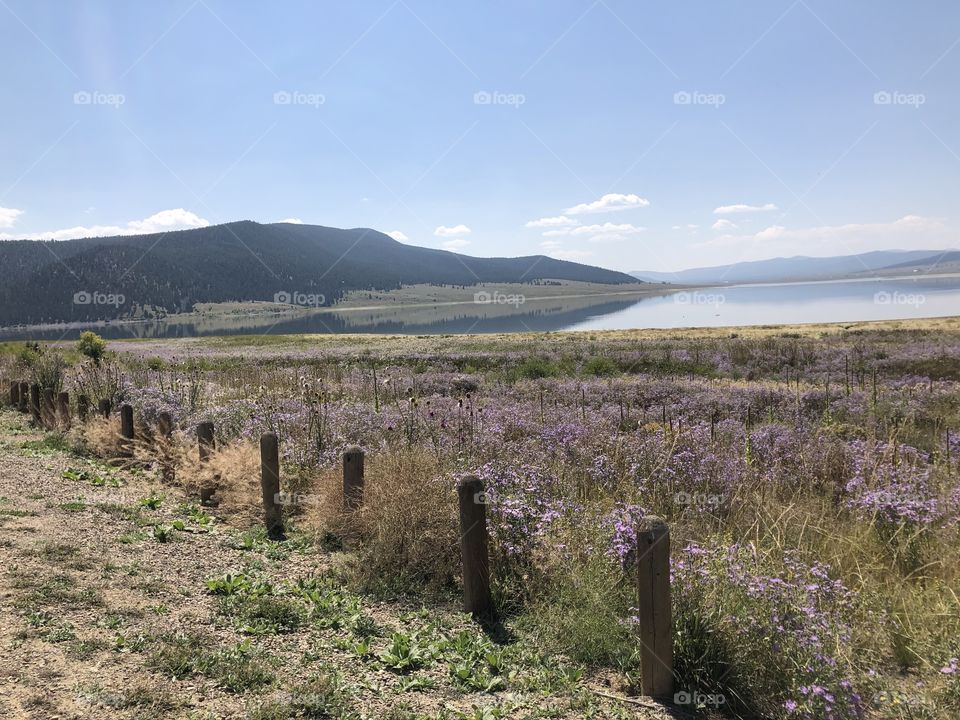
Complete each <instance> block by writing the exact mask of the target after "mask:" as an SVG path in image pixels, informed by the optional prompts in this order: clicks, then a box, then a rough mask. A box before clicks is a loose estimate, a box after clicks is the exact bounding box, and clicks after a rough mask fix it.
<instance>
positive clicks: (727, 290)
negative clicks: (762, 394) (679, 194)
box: [0, 275, 960, 340]
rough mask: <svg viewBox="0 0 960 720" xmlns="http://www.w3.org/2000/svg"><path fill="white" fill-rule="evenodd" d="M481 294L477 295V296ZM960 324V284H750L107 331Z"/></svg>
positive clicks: (74, 333) (173, 333)
mask: <svg viewBox="0 0 960 720" xmlns="http://www.w3.org/2000/svg"><path fill="white" fill-rule="evenodd" d="M471 292H472V290H471ZM947 315H960V275H943V276H936V277H926V278H908V279H890V280H866V281H850V280H845V281H829V282H809V283H787V284H775V285H774V284H771V285H740V286H730V287H718V288H704V289H700V290H688V291H664V293H663V294H662V295H656V296H642V297H637V296H619V297H592V298H565V299H560V300H557V299H554V300H528V301H527V302H526V303H525V304H523V305H518V306H512V305H511V306H507V305H475V304H473V303H467V304H462V305H446V306H443V307H439V306H438V307H418V308H383V309H367V310H352V311H327V312H320V313H316V314H311V315H306V316H300V317H297V318H284V319H282V320H280V321H277V319H276V318H275V317H274V318H271V317H269V316H268V317H263V316H261V317H249V316H242V317H233V318H229V319H224V318H219V319H216V318H213V319H187V320H183V321H170V320H166V321H153V322H144V323H124V324H114V325H101V326H98V327H95V328H94V329H95V330H96V331H97V332H98V333H100V334H101V335H103V336H104V337H106V338H110V339H119V338H151V337H156V338H170V337H194V336H201V335H238V334H291V333H345V332H351V333H400V334H411V335H424V334H458V333H494V332H531V331H535V332H543V331H552V330H622V329H630V328H674V327H717V326H726V325H771V324H784V323H820V322H852V321H857V320H903V319H911V318H924V317H942V316H947ZM80 331H81V330H80V329H79V328H70V329H66V328H65V327H60V328H45V329H43V330H31V329H13V330H9V331H3V330H0V339H8V340H25V339H34V340H69V339H73V338H76V337H78V336H79V334H80Z"/></svg>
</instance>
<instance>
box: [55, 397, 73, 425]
mask: <svg viewBox="0 0 960 720" xmlns="http://www.w3.org/2000/svg"><path fill="white" fill-rule="evenodd" d="M57 423H59V425H60V426H61V427H62V428H63V429H64V430H66V429H67V428H69V427H70V393H68V392H62V393H60V394H58V395H57Z"/></svg>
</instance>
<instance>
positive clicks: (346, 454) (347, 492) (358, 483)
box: [343, 445, 363, 512]
mask: <svg viewBox="0 0 960 720" xmlns="http://www.w3.org/2000/svg"><path fill="white" fill-rule="evenodd" d="M362 505H363V450H362V449H360V448H358V447H357V446H356V445H352V446H350V447H348V448H347V449H346V450H344V451H343V510H344V512H350V511H351V510H357V509H359V508H360V507H361V506H362Z"/></svg>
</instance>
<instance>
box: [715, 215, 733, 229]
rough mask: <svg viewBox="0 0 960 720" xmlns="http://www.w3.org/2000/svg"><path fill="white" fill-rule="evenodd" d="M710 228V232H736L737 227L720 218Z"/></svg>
mask: <svg viewBox="0 0 960 720" xmlns="http://www.w3.org/2000/svg"><path fill="white" fill-rule="evenodd" d="M710 228H711V229H712V230H736V229H737V225H735V224H734V223H733V222H731V221H730V220H727V219H726V218H720V219H719V220H717V221H716V222H715V223H714V224H713V225H711V226H710Z"/></svg>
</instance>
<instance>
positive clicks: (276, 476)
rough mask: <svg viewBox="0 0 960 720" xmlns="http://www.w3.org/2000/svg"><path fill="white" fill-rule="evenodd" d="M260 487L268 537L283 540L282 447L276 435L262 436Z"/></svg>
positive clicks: (267, 434) (266, 434)
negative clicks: (281, 495) (281, 496)
mask: <svg viewBox="0 0 960 720" xmlns="http://www.w3.org/2000/svg"><path fill="white" fill-rule="evenodd" d="M260 487H261V489H262V491H263V514H264V522H265V524H266V528H267V537H268V538H270V539H271V540H283V539H284V534H283V505H282V504H281V502H280V500H281V498H280V446H279V443H278V442H277V436H276V435H275V434H274V433H264V434H263V435H261V436H260Z"/></svg>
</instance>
